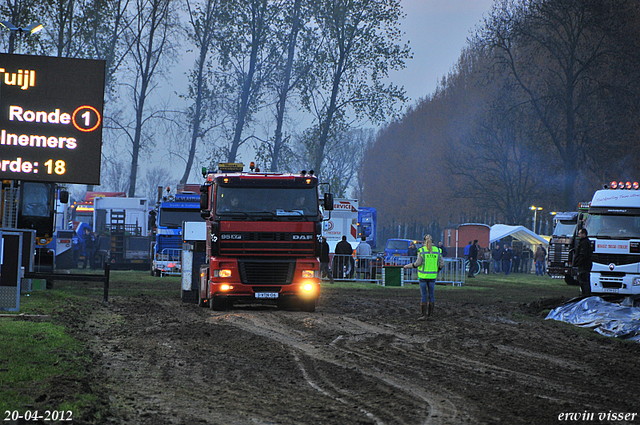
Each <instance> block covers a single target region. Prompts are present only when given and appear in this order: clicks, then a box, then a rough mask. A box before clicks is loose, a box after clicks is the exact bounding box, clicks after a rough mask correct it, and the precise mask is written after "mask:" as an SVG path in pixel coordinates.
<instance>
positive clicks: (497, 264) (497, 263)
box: [493, 260, 501, 273]
mask: <svg viewBox="0 0 640 425" xmlns="http://www.w3.org/2000/svg"><path fill="white" fill-rule="evenodd" d="M500 263H501V261H500V260H493V272H494V273H500Z"/></svg>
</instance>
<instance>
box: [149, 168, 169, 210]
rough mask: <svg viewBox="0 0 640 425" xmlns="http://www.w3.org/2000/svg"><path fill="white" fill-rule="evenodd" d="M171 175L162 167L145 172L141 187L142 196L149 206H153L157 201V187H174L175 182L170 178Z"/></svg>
mask: <svg viewBox="0 0 640 425" xmlns="http://www.w3.org/2000/svg"><path fill="white" fill-rule="evenodd" d="M170 176H171V173H169V170H167V169H166V168H164V167H154V168H151V169H148V170H146V172H145V174H144V179H143V183H142V186H143V188H144V194H145V195H144V196H145V197H146V198H147V199H148V200H149V205H154V204H155V203H156V202H157V201H158V187H159V186H162V187H163V188H165V187H167V186H170V187H171V186H174V185H175V182H174V181H172V180H171V178H170Z"/></svg>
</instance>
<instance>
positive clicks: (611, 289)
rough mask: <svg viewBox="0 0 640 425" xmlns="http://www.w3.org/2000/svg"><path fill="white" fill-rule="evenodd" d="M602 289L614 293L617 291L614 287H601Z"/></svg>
mask: <svg viewBox="0 0 640 425" xmlns="http://www.w3.org/2000/svg"><path fill="white" fill-rule="evenodd" d="M603 289H604V292H614V293H617V292H618V289H615V288H603Z"/></svg>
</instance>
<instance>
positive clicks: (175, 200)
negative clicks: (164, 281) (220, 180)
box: [151, 192, 204, 277]
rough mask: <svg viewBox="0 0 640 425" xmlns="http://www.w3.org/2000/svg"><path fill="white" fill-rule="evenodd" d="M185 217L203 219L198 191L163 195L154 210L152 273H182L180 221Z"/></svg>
mask: <svg viewBox="0 0 640 425" xmlns="http://www.w3.org/2000/svg"><path fill="white" fill-rule="evenodd" d="M185 221H204V219H203V218H202V217H201V216H200V194H198V193H194V192H179V193H176V194H175V195H173V196H165V197H163V198H162V200H161V201H160V202H159V203H158V206H157V210H156V229H155V234H156V236H155V241H154V242H153V243H152V245H153V246H152V249H151V252H152V256H153V260H152V262H151V275H152V276H158V277H160V276H163V275H180V274H181V273H182V263H181V253H182V242H183V241H182V223H183V222H185Z"/></svg>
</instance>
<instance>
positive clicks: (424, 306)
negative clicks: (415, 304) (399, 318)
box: [418, 303, 427, 320]
mask: <svg viewBox="0 0 640 425" xmlns="http://www.w3.org/2000/svg"><path fill="white" fill-rule="evenodd" d="M426 318H427V303H420V317H418V320H425V319H426Z"/></svg>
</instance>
